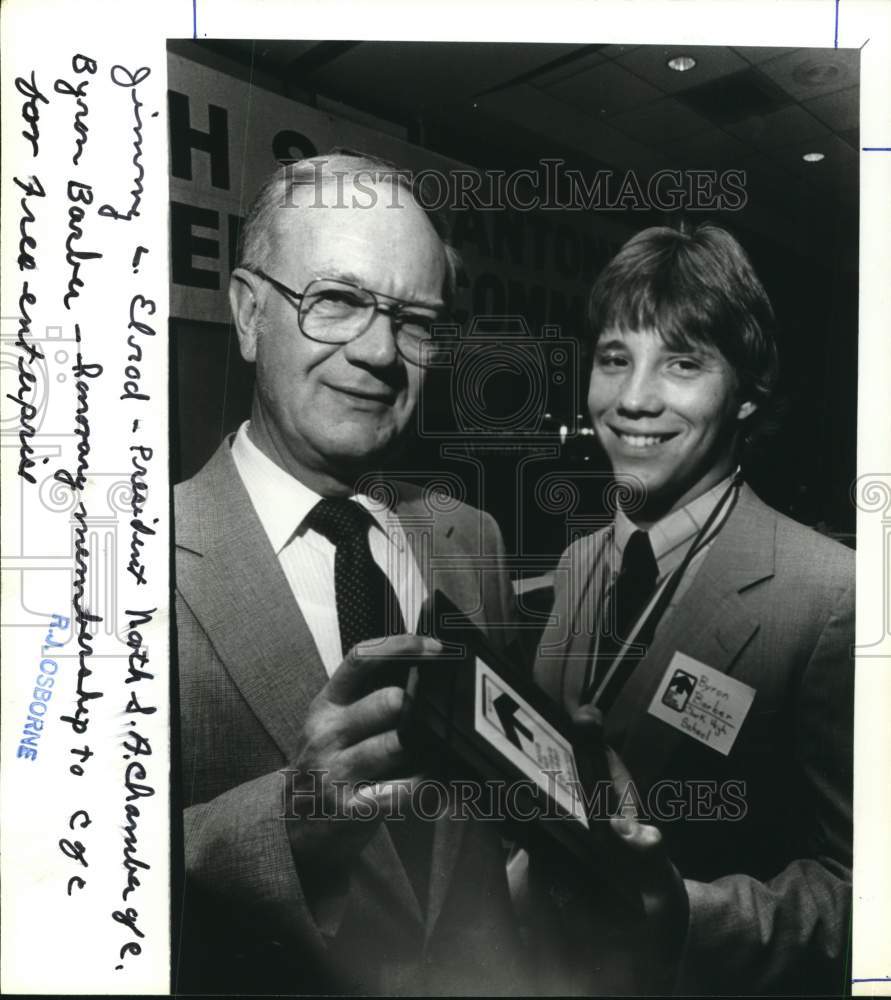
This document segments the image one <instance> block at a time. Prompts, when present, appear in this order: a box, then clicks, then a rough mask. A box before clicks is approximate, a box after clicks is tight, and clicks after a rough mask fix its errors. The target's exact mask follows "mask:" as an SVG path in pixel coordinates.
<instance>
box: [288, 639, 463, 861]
mask: <svg viewBox="0 0 891 1000" xmlns="http://www.w3.org/2000/svg"><path fill="white" fill-rule="evenodd" d="M442 653H443V648H442V645H441V644H440V643H439V642H437V641H436V640H435V639H430V638H425V637H422V636H416V635H394V636H388V637H386V638H382V639H378V640H371V641H370V642H367V643H362V644H360V645H359V646H357V647H356V648H355V649H353V650H351V651H350V652H349V653H348V654H347V656H346V657H345V658H344V660H343V661H342V663H341V664H340V665H339V666H338V668H337V669H336V670H335V672H334V673H333V674H332V675H331V677H330V678H329V680H328V683H327V684H326V685H325V686H324V687H323V688H322V690H321V691H320V692H319V693H318V695H317V696H316V697H315V698H314V699H313V701H312V704H311V705H310V708H309V712H308V714H307V717H306V721H305V723H304V726H303V730H302V733H301V737H300V741H299V745H298V748H297V753H296V755H295V759H294V763H293V770H292V775H293V776H292V780H291V782H290V785H289V788H288V798H289V803H288V809H287V815H288V816H289V819H288V822H287V827H288V836H289V838H290V841H291V849H292V851H293V853H294V858H295V861H296V863H297V866H298V868H299V869H303V870H306V869H309V868H311V867H312V866H321V867H322V868H327V867H329V866H337V865H339V864H340V863H342V862H345V861H349V860H350V859H352V858H353V857H355V856H356V855H357V854H358V853H359V852H361V850H362V849H363V847H364V846H365V844H366V843H367V842H368V840H369V839H370V837H371V836H372V834H373V833H374V832H375V830H376V829H377V827H378V824H379V822H380V821H381V819H382V818H383V817H384V816H385V815H387V814H388V813H391V812H393V811H395V809H396V808H398V807H399V804H400V802H399V800H401V799H403V798H406V797H410V795H411V788H412V782H413V780H417V779H409V778H407V777H406V776H407V775H409V774H410V773H411V772H412V770H413V766H414V764H415V762H413V761H412V760H410V759H409V756H408V755H407V754H406V752H405V750H404V749H403V747H402V745H401V744H400V742H399V737H398V734H397V726H398V723H399V718H400V715H401V712H402V706H403V701H404V698H405V692H404V691H403V690H402V688H399V687H394V686H385V687H379V686H378V684H380V682H381V678H385V677H386V675H387V673H388V671H390V670H392V669H393V668H394V667H398V666H399V665H405V664H406V662H407V663H409V664H414V663H418V662H423V661H430V660H435V659H436V658H437V656H440V655H442Z"/></svg>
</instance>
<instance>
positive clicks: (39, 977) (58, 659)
mask: <svg viewBox="0 0 891 1000" xmlns="http://www.w3.org/2000/svg"><path fill="white" fill-rule="evenodd" d="M54 10H55V8H54ZM66 20H67V22H68V28H67V29H66V28H64V22H66ZM75 22H76V19H75ZM8 27H9V26H8V25H7V24H5V25H4V29H5V30H6V29H8ZM69 29H70V30H69ZM51 34H52V35H53V36H54V41H50V42H48V44H46V46H43V45H42V46H41V48H40V49H39V50H38V49H36V48H35V47H33V46H30V47H26V48H23V49H22V50H21V53H15V52H14V53H13V54H12V55H11V57H10V58H8V59H7V63H8V65H5V66H4V67H3V73H4V75H5V76H6V77H8V79H9V81H10V83H11V89H12V93H14V94H15V95H16V102H14V104H10V105H9V107H11V108H13V112H9V113H7V111H8V109H7V107H6V106H4V112H5V115H4V117H5V118H6V119H10V118H12V116H13V113H14V116H15V117H16V119H17V126H18V127H17V128H16V129H15V130H14V131H11V132H10V131H7V133H6V136H5V138H7V140H8V143H7V149H5V150H4V156H6V155H7V154H9V163H10V164H12V168H13V169H12V170H11V171H10V173H9V174H8V176H6V175H5V184H4V190H3V199H4V200H3V210H4V211H3V223H4V229H5V230H8V233H9V235H10V236H13V234H14V239H11V240H5V241H4V247H5V248H6V253H7V256H4V258H3V267H2V281H3V295H4V301H9V302H10V304H11V305H12V304H13V303H15V304H16V307H15V308H14V309H10V311H9V313H8V314H7V315H8V318H4V320H3V324H4V325H3V350H4V355H5V357H8V359H9V363H6V361H5V362H4V369H8V373H9V375H10V377H9V378H8V379H7V381H6V382H5V383H4V393H3V401H2V402H3V426H4V441H3V444H4V448H3V464H4V468H3V472H4V476H3V484H2V489H3V497H2V500H3V510H4V518H5V521H4V553H3V554H4V560H6V559H7V557H8V556H9V555H10V554H11V553H12V551H13V548H14V551H15V563H14V565H15V570H16V574H17V575H16V576H15V577H14V578H13V577H10V576H7V575H6V574H5V573H4V589H7V586H6V585H7V583H8V582H9V581H12V582H13V586H12V587H11V588H10V590H11V591H12V596H13V599H12V600H10V601H7V602H5V604H4V626H3V644H4V654H7V653H9V652H12V656H11V658H10V662H13V661H15V662H17V663H19V664H20V665H21V669H18V670H16V671H15V673H14V674H11V675H10V679H9V681H8V682H7V681H6V679H5V682H4V689H5V690H4V698H7V697H8V698H9V699H11V703H12V704H13V705H14V707H15V709H16V711H15V726H14V729H13V734H14V735H13V737H12V738H9V739H7V740H6V741H5V744H4V745H3V766H4V780H6V778H7V776H8V778H9V781H8V782H7V784H6V789H5V793H4V813H5V814H6V815H10V814H15V815H18V816H20V817H24V816H27V817H28V821H27V823H21V824H20V826H21V829H22V833H21V834H18V833H16V832H10V831H11V827H10V828H5V829H4V850H3V863H4V871H3V892H4V934H5V940H4V962H5V964H4V983H9V982H12V983H16V982H20V983H22V984H24V986H25V991H26V992H45V993H68V992H72V991H73V992H78V991H80V992H90V993H118V994H121V993H122V994H134V993H148V992H167V991H168V990H169V925H168V913H169V905H168V902H169V860H168V850H167V844H168V838H169V830H168V798H169V789H168V780H167V776H168V773H169V749H168V718H169V716H168V703H167V702H168V691H169V684H170V676H169V672H168V649H167V644H168V636H167V622H168V621H169V610H168V606H167V605H168V593H169V591H168V587H169V566H168V549H169V516H168V509H167V495H168V480H167V456H166V426H167V391H166V387H167V372H166V343H165V336H164V335H165V334H166V329H167V324H166V311H167V307H166V289H167V275H166V273H165V270H164V264H165V259H166V232H165V228H166V227H165V210H166V202H167V191H166V164H165V161H164V134H163V118H161V117H160V115H159V111H160V109H162V108H163V106H164V100H165V93H164V86H163V72H160V73H159V72H157V67H158V66H159V65H160V66H162V65H163V63H162V59H163V50H162V49H161V47H160V45H159V44H158V41H151V42H150V43H143V44H140V41H139V39H130V40H129V41H125V42H122V43H121V46H120V47H119V48H118V49H117V50H116V51H115V52H114V53H110V52H109V51H108V50H107V48H105V49H103V48H102V47H97V46H96V45H95V40H94V39H91V37H90V35H89V33H88V32H86V31H85V30H84V29H83V27H82V25H81V26H80V27H79V28H78V27H77V25H76V23H72V22H71V19H70V17H68V15H67V12H65V13H63V12H61V11H60V12H59V23H58V24H54V25H53V32H52V33H51ZM121 34H122V36H123V35H124V34H125V33H121ZM7 51H12V50H7ZM22 53H24V54H22ZM5 93H6V89H5V90H4V94H5ZM13 147H14V148H13ZM140 258H142V263H141V266H138V267H137V266H136V264H135V263H134V261H136V262H138V261H139V259H140ZM4 374H6V372H5V373H4ZM7 429H8V431H9V433H7ZM11 525H15V529H14V531H13V533H12V534H13V539H14V546H13V547H10V546H9V545H8V544H7V540H8V538H9V534H10V532H9V528H10V526H11ZM6 569H7V563H6V562H4V570H6ZM8 621H9V622H10V624H7V622H8ZM25 650H27V651H28V652H27V657H25V655H24V654H25ZM5 660H6V655H4V661H5ZM38 859H39V861H38ZM35 926H40V927H41V937H42V938H43V939H44V940H52V941H53V942H54V955H53V961H52V962H47V961H46V960H45V956H41V955H39V954H38V952H37V951H35V947H36V939H35V938H34V937H33V936H32V935H31V934H30V933H29V932H28V931H27V928H29V927H32V928H33V927H35ZM75 972H76V975H75ZM72 984H74V987H73V990H72Z"/></svg>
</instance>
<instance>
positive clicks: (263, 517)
mask: <svg viewBox="0 0 891 1000" xmlns="http://www.w3.org/2000/svg"><path fill="white" fill-rule="evenodd" d="M249 426H250V421H249V420H246V421H245V422H244V423H243V424H242V425H241V426H240V427H239V428H238V433H237V434H236V435H235V440H234V441H233V442H232V459H233V461H234V462H235V467H236V469H237V470H238V474H239V475H240V476H241V480H242V482H243V483H244V486H245V489H246V490H247V491H248V495H249V496H250V498H251V503H252V504H253V505H254V510H255V511H256V512H257V517H258V518H259V519H260V524H262V526H263V530H264V531H265V532H266V535H267V537H268V538H269V541H270V542H271V543H272V548H273V549H274V551H275V553H276V555H278V554H279V553H280V552H281V550H282V549H283V548H284V547H285V546H286V545H287V544H288V542H290V541H291V539H292V538H293V537H294V535H295V534H296V533H297V532H298V531H300V529H301V528H302V526H303V522H304V520H305V519H306V516H307V514H309V512H310V511H311V510H312V509H313V507H315V505H316V504H317V503H318V502H319V500H321V499H322V496H321V494H320V493H317V492H316V491H315V490H312V489H310V488H309V487H308V486H306V485H304V484H303V483H301V482H300V480H299V479H295V478H294V476H292V475H291V474H290V473H289V472H285V470H284V469H282V468H281V467H280V466H278V465H276V464H275V462H273V461H272V459H271V458H269V457H268V456H267V455H265V454H264V453H263V452H262V451H260V449H259V448H258V447H257V446H256V445H255V444H254V442H253V441H251V439H250V437H248V433H247V432H248V427H249ZM351 499H353V500H355V501H357V502H358V503H360V504H362V506H363V507H364V508H365V509H366V510H367V511H368V512H369V513H370V514H371V516H372V519H373V523H374V524H375V525H376V527H377V528H379V529H380V530H381V531H383V532H384V534H385V535H386V536H387V537H388V538H389V537H391V536H390V532H389V531H388V530H387V528H388V518H390V521H389V526H392V516H393V515H392V513H391V512H390V510H389V509H388V508H387V507H386V506H384V505H382V504H381V503H380V502H376V501H374V500H372V499H371V497H369V496H367V495H366V494H365V493H356V494H354V495H353V496H352V497H351Z"/></svg>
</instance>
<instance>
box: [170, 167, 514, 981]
mask: <svg viewBox="0 0 891 1000" xmlns="http://www.w3.org/2000/svg"><path fill="white" fill-rule="evenodd" d="M454 268H455V258H454V255H453V252H452V251H451V250H450V249H449V248H448V247H447V246H446V244H445V242H444V240H443V238H442V233H441V229H439V228H438V227H437V222H436V220H435V219H431V218H430V217H429V216H428V215H427V214H426V213H425V212H424V211H423V210H422V209H421V208H420V207H419V205H418V203H417V202H416V200H415V199H414V198H413V196H412V190H411V183H410V181H409V180H407V179H406V177H405V175H400V174H398V173H396V172H395V171H394V170H393V169H392V168H389V167H387V166H386V165H384V164H381V163H379V162H377V161H374V160H370V159H366V158H362V157H357V156H352V155H331V156H329V157H320V158H317V159H315V160H308V161H303V162H300V163H296V164H293V165H292V166H290V167H288V168H285V169H282V170H280V171H279V172H278V173H277V174H276V175H275V176H274V177H273V178H271V179H270V181H269V182H268V183H267V184H266V186H265V187H264V188H263V190H262V191H261V192H260V194H259V196H258V198H257V200H256V203H255V204H254V206H253V207H252V209H251V211H250V214H249V216H248V218H247V221H246V224H245V228H244V232H243V237H242V246H241V255H240V259H239V264H238V267H237V268H236V269H235V270H234V272H233V275H232V282H231V288H230V301H231V307H232V314H233V318H234V322H235V326H236V330H237V333H238V338H239V343H240V346H241V352H242V355H243V356H244V358H245V359H246V360H247V361H250V362H254V363H256V389H255V393H254V400H253V409H252V412H251V418H250V420H249V421H248V422H246V423H245V424H243V425H242V426H241V427H240V429H239V430H238V432H237V433H236V434H235V435H234V436H233V437H231V438H229V439H227V440H226V441H224V442H223V444H222V445H221V446H220V448H219V450H218V451H217V453H216V454H215V455H214V456H213V458H212V459H211V460H210V462H209V463H208V464H207V465H206V466H205V467H204V468H203V469H202V470H201V471H200V472H199V473H198V475H197V476H195V477H194V478H193V479H192V480H190V481H188V482H186V483H183V484H182V485H180V486H179V487H178V488H177V490H176V559H177V562H176V574H177V581H176V586H177V604H176V610H177V633H178V645H179V678H180V707H181V745H182V762H183V772H182V773H183V778H182V781H183V786H182V787H183V795H184V798H185V806H186V808H185V812H184V830H183V837H184V847H185V880H186V881H185V895H184V899H183V907H182V914H183V936H184V942H183V946H182V949H181V967H180V970H179V973H180V975H179V979H178V989H180V990H184V991H189V990H192V989H197V990H200V991H202V992H205V991H206V992H214V991H225V992H252V993H256V992H286V993H310V992H332V991H335V992H341V991H347V992H365V993H368V992H372V993H430V992H439V993H443V992H445V993H450V992H451V993H461V992H471V991H473V992H476V991H481V992H487V991H495V992H522V991H523V990H524V987H525V984H526V982H527V980H526V978H525V971H524V962H523V958H522V956H521V954H520V951H519V949H518V947H517V935H516V932H515V927H514V919H513V916H512V914H511V911H510V903H509V898H508V893H507V885H506V880H505V876H504V865H503V855H502V847H501V842H500V839H499V837H498V836H497V832H496V831H495V830H493V829H491V828H487V827H486V826H485V825H482V824H471V823H464V822H460V821H457V820H454V819H450V818H449V817H448V815H443V816H442V817H441V818H440V819H439V821H438V822H436V823H432V822H426V823H425V822H423V821H422V820H420V819H418V818H415V819H407V820H405V821H401V822H400V821H398V820H393V821H392V822H383V820H382V817H383V816H384V814H385V813H388V812H390V813H392V812H394V811H396V807H397V806H399V807H400V808H401V807H403V806H405V803H404V802H403V801H402V799H400V798H399V795H398V792H397V791H396V789H397V788H398V786H397V785H394V784H393V781H392V779H400V778H404V777H405V776H406V775H411V774H413V773H415V772H416V771H417V770H418V766H419V765H418V762H417V761H414V760H412V759H410V757H408V756H407V754H406V752H405V751H404V750H403V748H402V747H401V745H400V743H399V740H398V737H397V735H396V727H397V723H398V720H399V717H400V712H401V710H402V704H403V691H402V689H401V687H400V686H399V674H400V670H401V669H404V667H405V664H406V663H418V662H428V663H430V664H432V665H434V666H435V664H434V661H435V660H436V658H437V656H438V655H440V653H441V647H440V646H439V645H438V644H437V643H436V642H435V641H433V640H431V639H425V638H421V637H418V636H416V635H412V634H411V632H412V631H413V629H414V627H415V624H416V621H417V618H418V613H419V610H420V607H421V604H422V602H423V599H424V597H425V595H426V594H427V593H428V591H430V590H432V588H433V587H434V586H435V587H438V588H440V589H442V590H443V591H445V592H446V593H447V594H449V596H450V597H451V598H452V600H453V601H454V602H455V603H456V604H457V605H458V606H459V607H461V608H463V609H464V610H465V611H466V612H467V613H468V614H470V615H471V616H472V617H474V618H475V620H476V621H477V622H478V624H480V625H481V626H482V627H483V628H488V623H489V622H496V623H498V622H501V623H505V622H508V621H509V620H510V610H509V604H510V590H509V581H508V580H507V577H506V574H505V573H504V572H502V571H497V572H493V571H492V570H491V569H489V570H482V569H479V568H475V566H478V565H479V564H481V563H483V562H486V561H488V565H489V566H490V567H491V565H492V564H493V558H494V561H495V563H496V564H498V563H499V560H500V557H501V554H502V547H501V539H500V536H499V533H498V530H497V528H496V526H495V524H494V522H493V521H492V520H491V518H489V517H488V516H486V515H484V514H482V513H480V512H479V511H476V510H472V509H471V508H468V507H465V506H463V505H461V504H454V505H452V506H451V508H450V509H445V508H444V505H443V504H442V503H439V504H438V505H431V504H429V503H427V498H426V497H425V495H424V493H423V492H422V491H421V490H420V489H418V488H414V487H411V486H408V485H406V484H400V483H393V482H389V483H387V484H386V489H385V490H384V491H383V494H382V493H381V491H380V489H378V488H377V487H376V486H374V485H373V484H372V480H371V479H369V474H371V473H373V472H374V470H377V469H379V468H380V466H381V464H382V463H383V462H384V460H385V459H387V458H388V457H389V456H390V455H391V454H392V452H393V449H394V447H395V446H396V444H397V443H398V441H399V439H400V437H401V436H402V435H403V433H404V432H405V431H406V429H407V428H408V426H409V424H410V423H411V421H412V419H413V417H414V413H415V408H416V406H417V403H418V395H419V389H420V386H421V383H422V380H423V378H424V372H425V363H426V357H427V355H426V353H425V344H426V345H427V347H429V346H430V345H429V337H430V332H431V326H432V324H433V323H434V322H435V321H436V320H437V319H438V318H439V317H440V316H441V315H442V313H443V311H444V310H445V309H446V307H447V306H448V302H449V298H450V295H451V293H452V290H453V287H454ZM382 495H385V498H386V499H387V502H381V497H382ZM445 507H448V505H445ZM440 556H447V557H449V558H448V559H447V565H445V566H437V565H436V560H437V558H438V557H440ZM490 637H491V638H492V640H493V641H494V642H495V643H496V644H498V643H499V642H500V636H499V634H498V632H497V630H496V631H494V632H492V633H491V636H490ZM367 640H371V641H370V642H368V641H367ZM363 643H364V647H363ZM357 644H358V649H357ZM363 652H364V655H363ZM372 783H377V784H372ZM357 784H358V785H359V786H360V788H362V789H363V791H362V794H354V793H353V789H354V788H355V786H356V785H357ZM286 817H287V818H286Z"/></svg>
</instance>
